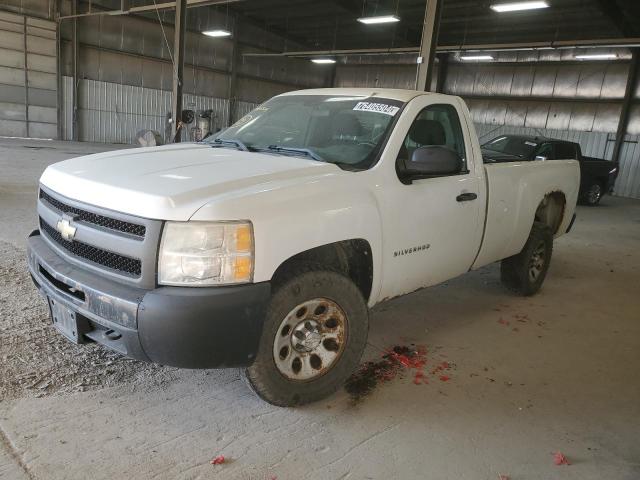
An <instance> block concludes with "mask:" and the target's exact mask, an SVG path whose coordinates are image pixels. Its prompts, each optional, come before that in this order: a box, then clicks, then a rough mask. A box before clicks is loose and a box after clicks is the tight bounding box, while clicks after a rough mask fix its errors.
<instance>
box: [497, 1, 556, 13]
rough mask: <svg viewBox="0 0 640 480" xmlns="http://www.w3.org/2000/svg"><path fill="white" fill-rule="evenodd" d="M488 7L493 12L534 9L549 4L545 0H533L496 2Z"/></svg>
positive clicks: (547, 6)
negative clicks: (526, 0)
mask: <svg viewBox="0 0 640 480" xmlns="http://www.w3.org/2000/svg"><path fill="white" fill-rule="evenodd" d="M489 8H491V10H493V11H494V12H500V13H502V12H517V11H520V10H535V9H537V8H549V4H548V3H547V2H545V1H535V2H513V3H497V4H494V5H491V6H490V7H489Z"/></svg>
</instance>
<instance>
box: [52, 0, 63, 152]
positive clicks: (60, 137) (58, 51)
mask: <svg viewBox="0 0 640 480" xmlns="http://www.w3.org/2000/svg"><path fill="white" fill-rule="evenodd" d="M61 3H62V0H56V4H55V15H54V18H55V21H56V85H57V87H58V92H57V100H56V104H57V107H58V108H57V110H58V114H57V119H58V140H64V138H63V133H62V132H63V130H62V128H63V123H64V117H63V115H62V113H63V111H62V105H63V101H64V100H63V98H62V89H63V84H62V29H61V26H62V25H61V20H60V15H61V13H62V12H61V9H62V5H61Z"/></svg>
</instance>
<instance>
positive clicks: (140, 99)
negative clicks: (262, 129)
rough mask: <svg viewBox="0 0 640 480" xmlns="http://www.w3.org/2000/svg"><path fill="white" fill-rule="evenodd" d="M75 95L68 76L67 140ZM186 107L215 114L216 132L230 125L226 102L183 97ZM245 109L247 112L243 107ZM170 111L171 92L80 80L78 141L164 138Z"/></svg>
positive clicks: (64, 111) (65, 92) (65, 88)
mask: <svg viewBox="0 0 640 480" xmlns="http://www.w3.org/2000/svg"><path fill="white" fill-rule="evenodd" d="M72 95H73V78H72V77H67V76H65V77H63V109H62V118H63V119H64V124H63V128H62V131H63V138H64V140H71V139H72V137H73V113H72V108H73V107H72V104H73V96H72ZM183 104H184V108H185V109H191V110H196V111H197V110H213V112H214V115H215V118H214V125H215V128H220V127H224V126H225V125H226V124H227V114H228V105H229V102H228V100H227V99H223V98H214V97H205V96H201V95H191V94H184V96H183ZM242 108H243V109H244V108H245V107H244V105H243V106H242ZM170 111H171V92H170V91H167V90H158V89H154V88H144V87H135V86H132V85H122V84H119V83H109V82H100V81H96V80H80V83H79V85H78V138H79V139H80V141H86V142H107V143H133V142H135V136H136V133H137V132H139V131H140V130H155V131H157V132H158V133H160V135H162V136H163V137H164V136H165V128H166V125H167V115H168V114H169V112H170ZM240 114H242V113H240ZM236 118H237V117H236ZM183 138H184V139H185V140H186V139H187V136H186V135H183Z"/></svg>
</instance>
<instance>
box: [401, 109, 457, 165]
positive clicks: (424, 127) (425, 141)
mask: <svg viewBox="0 0 640 480" xmlns="http://www.w3.org/2000/svg"><path fill="white" fill-rule="evenodd" d="M409 140H411V142H412V143H414V144H416V145H415V146H412V147H407V146H406V145H405V144H404V143H403V144H402V147H401V148H400V153H399V154H398V158H404V159H409V158H411V155H412V154H413V151H414V150H415V149H416V148H420V147H424V146H426V145H446V143H447V135H446V133H445V131H444V127H443V126H442V124H441V123H440V122H438V121H437V120H428V119H426V118H420V119H418V120H416V121H415V122H413V124H412V125H411V128H410V129H409Z"/></svg>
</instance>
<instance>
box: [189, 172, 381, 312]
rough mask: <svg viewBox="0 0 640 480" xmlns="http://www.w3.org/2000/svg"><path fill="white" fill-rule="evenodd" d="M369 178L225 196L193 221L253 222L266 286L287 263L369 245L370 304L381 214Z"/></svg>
mask: <svg viewBox="0 0 640 480" xmlns="http://www.w3.org/2000/svg"><path fill="white" fill-rule="evenodd" d="M367 173H368V172H357V173H356V172H344V173H343V174H342V175H327V176H324V177H323V178H319V179H318V178H315V179H309V180H307V181H303V182H296V183H295V184H291V185H285V186H279V187H277V188H272V189H263V190H261V191H251V192H244V193H243V194H239V195H237V196H228V195H227V196H225V198H220V199H217V200H212V201H211V202H210V203H208V204H207V205H205V206H204V207H202V208H201V209H200V210H198V211H197V212H196V213H195V214H194V215H193V217H192V218H191V220H200V221H212V220H240V219H242V220H245V219H246V220H251V222H252V223H253V230H254V238H255V268H254V281H255V282H262V281H268V280H270V279H271V278H272V277H273V274H274V273H275V271H276V270H277V268H278V267H279V266H280V265H282V264H283V263H284V262H285V261H286V260H287V259H289V258H291V257H293V256H294V255H297V254H299V253H302V252H304V251H306V250H309V249H312V248H315V247H320V246H322V245H327V244H330V243H335V242H339V241H343V240H351V239H364V240H366V241H368V242H369V245H370V247H371V253H372V257H373V258H372V261H373V282H372V289H371V296H370V299H369V304H370V305H373V304H374V303H375V300H376V298H377V296H378V292H379V289H380V282H381V273H382V272H381V262H380V259H381V249H382V245H381V244H382V231H381V221H380V211H379V208H378V203H377V200H376V198H375V196H374V195H373V192H371V191H370V189H369V188H368V187H367V185H368V182H367V179H368V178H369V175H367Z"/></svg>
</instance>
